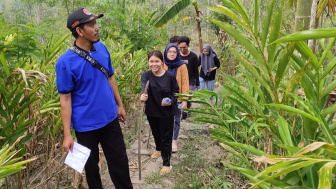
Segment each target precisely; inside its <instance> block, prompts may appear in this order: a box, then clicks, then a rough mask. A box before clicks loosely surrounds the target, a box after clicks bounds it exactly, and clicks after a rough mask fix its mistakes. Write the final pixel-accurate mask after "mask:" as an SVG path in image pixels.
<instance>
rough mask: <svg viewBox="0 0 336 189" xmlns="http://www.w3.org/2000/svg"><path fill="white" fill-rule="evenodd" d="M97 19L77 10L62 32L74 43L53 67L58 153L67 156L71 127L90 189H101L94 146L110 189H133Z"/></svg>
mask: <svg viewBox="0 0 336 189" xmlns="http://www.w3.org/2000/svg"><path fill="white" fill-rule="evenodd" d="M102 16H103V14H96V15H93V14H91V13H90V12H89V11H88V10H87V9H85V8H81V9H78V10H75V11H74V12H72V13H71V14H70V15H69V17H68V22H67V27H68V28H69V30H70V31H71V32H72V34H73V36H74V37H75V38H76V40H75V42H74V46H73V47H71V48H70V49H69V50H67V51H66V52H65V53H64V54H63V55H61V56H60V57H59V59H58V61H57V64H56V86H57V90H58V92H59V93H60V103H61V117H62V121H63V127H64V139H63V148H64V149H65V151H66V152H68V151H69V150H70V151H72V150H73V144H74V140H73V138H72V136H71V131H70V127H72V128H73V129H74V130H75V134H76V137H77V141H78V143H79V144H81V145H83V146H86V147H87V148H89V149H90V150H91V153H90V156H89V159H88V161H87V162H86V165H85V172H86V180H87V183H88V185H89V188H92V189H100V188H103V187H102V181H101V178H100V174H99V167H98V162H99V148H98V144H100V145H101V147H102V149H103V151H104V154H105V158H106V160H107V164H108V169H109V173H110V177H111V179H112V181H113V183H114V185H115V188H117V189H118V188H122V189H126V188H133V186H132V183H131V179H130V175H129V168H128V158H127V154H126V147H125V143H124V139H123V135H122V131H121V128H120V124H119V121H125V120H126V113H125V110H124V107H123V103H122V100H121V98H120V94H119V91H118V87H117V84H116V80H115V78H114V76H113V74H114V69H113V67H112V65H111V58H110V53H109V51H108V50H107V48H106V46H105V45H104V44H103V43H101V42H99V29H98V26H97V24H96V19H97V18H100V17H102ZM90 58H91V59H90ZM93 60H95V61H96V62H95V61H93ZM93 63H97V64H96V65H94V64H93ZM98 64H99V65H100V67H99V69H97V65H98Z"/></svg>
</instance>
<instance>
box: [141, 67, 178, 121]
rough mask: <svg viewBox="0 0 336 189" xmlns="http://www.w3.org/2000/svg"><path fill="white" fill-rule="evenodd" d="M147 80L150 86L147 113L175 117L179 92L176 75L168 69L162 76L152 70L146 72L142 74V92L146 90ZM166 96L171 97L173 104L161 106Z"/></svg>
mask: <svg viewBox="0 0 336 189" xmlns="http://www.w3.org/2000/svg"><path fill="white" fill-rule="evenodd" d="M147 81H149V87H148V90H147V94H148V99H147V101H146V105H145V114H146V115H148V116H152V117H158V118H170V117H174V115H175V111H176V110H177V98H176V96H175V94H176V93H178V92H179V87H178V85H177V81H176V78H175V76H174V75H173V74H172V73H170V72H167V71H166V72H165V73H164V74H163V75H162V76H160V77H158V76H155V75H154V74H153V73H152V71H146V72H144V73H143V74H142V76H141V88H142V89H141V94H142V93H143V92H144V89H145V86H146V83H147ZM166 97H168V98H170V99H171V101H172V105H171V106H161V101H162V99H163V98H166Z"/></svg>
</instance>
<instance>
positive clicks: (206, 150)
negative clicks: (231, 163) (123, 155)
mask: <svg viewBox="0 0 336 189" xmlns="http://www.w3.org/2000/svg"><path fill="white" fill-rule="evenodd" d="M148 132H149V125H148V124H144V129H143V130H142V139H141V144H142V145H141V154H142V155H141V160H142V171H141V174H142V179H141V180H139V171H138V141H135V142H134V143H133V144H132V145H131V146H130V148H128V149H127V154H128V157H129V166H130V175H131V180H132V183H133V187H134V188H135V189H158V188H174V187H176V185H178V184H179V183H180V182H186V181H183V180H181V178H183V176H182V175H185V174H189V176H190V175H191V174H193V175H194V174H195V175H196V177H202V175H206V176H207V177H209V176H211V173H209V171H208V170H207V169H208V168H209V167H207V166H208V165H205V164H204V165H202V163H205V162H213V163H214V164H218V168H217V169H218V170H221V169H222V166H221V165H220V161H221V160H223V159H225V157H224V156H223V153H222V151H223V150H222V149H221V148H220V147H219V146H218V145H217V143H215V142H213V141H212V140H211V138H210V134H209V126H207V125H204V124H194V123H191V122H181V130H180V136H179V140H178V149H179V151H178V152H177V153H173V154H172V159H171V161H172V166H173V169H172V172H171V173H169V174H167V175H164V176H161V175H160V174H159V171H160V169H161V167H162V159H161V158H158V159H151V158H150V156H151V154H152V153H153V152H154V150H155V146H154V140H153V136H150V140H149V143H148V148H147V141H148ZM200 140H201V141H200ZM184 145H188V147H187V149H188V150H183V149H184ZM193 158H195V159H193ZM189 160H190V161H191V162H189V163H188V161H189ZM198 161H200V162H199V164H200V165H196V164H195V165H194V163H195V162H198ZM186 162H187V163H186ZM105 163H106V162H105V160H104V162H103V166H102V181H103V183H104V188H108V189H109V188H114V187H113V184H112V182H111V180H110V177H109V174H108V170H107V167H106V164H105ZM197 166H201V167H202V166H204V167H205V168H204V169H202V168H201V169H200V168H195V167H197ZM210 166H211V167H212V165H210ZM193 175H191V176H190V177H194V176H193ZM181 176H182V177H181ZM224 177H225V175H224ZM213 178H215V179H217V180H218V178H219V177H218V176H213ZM220 180H223V179H220ZM224 180H226V179H224ZM187 182H189V181H187ZM192 182H194V181H192ZM200 182H201V181H200ZM180 185H181V184H180ZM189 185H196V184H194V183H191V184H189ZM203 185H204V184H203ZM210 185H211V183H210ZM212 185H218V184H216V183H214V184H212ZM182 186H183V185H182ZM195 187H196V186H195ZM177 188H180V187H177ZM196 188H197V187H196Z"/></svg>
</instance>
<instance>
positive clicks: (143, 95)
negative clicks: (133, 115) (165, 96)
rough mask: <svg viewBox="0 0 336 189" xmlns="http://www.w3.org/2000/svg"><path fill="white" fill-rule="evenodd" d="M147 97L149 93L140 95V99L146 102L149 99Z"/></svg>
mask: <svg viewBox="0 0 336 189" xmlns="http://www.w3.org/2000/svg"><path fill="white" fill-rule="evenodd" d="M147 99H148V94H144V93H143V94H141V96H140V101H141V102H146V101H147Z"/></svg>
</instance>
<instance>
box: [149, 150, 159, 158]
mask: <svg viewBox="0 0 336 189" xmlns="http://www.w3.org/2000/svg"><path fill="white" fill-rule="evenodd" d="M160 156H161V152H160V151H155V152H154V153H153V154H152V156H151V157H152V158H153V159H157V158H159V157H160Z"/></svg>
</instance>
